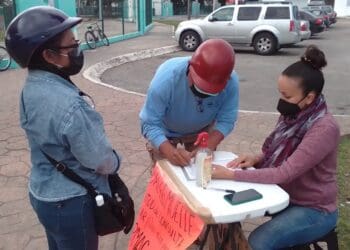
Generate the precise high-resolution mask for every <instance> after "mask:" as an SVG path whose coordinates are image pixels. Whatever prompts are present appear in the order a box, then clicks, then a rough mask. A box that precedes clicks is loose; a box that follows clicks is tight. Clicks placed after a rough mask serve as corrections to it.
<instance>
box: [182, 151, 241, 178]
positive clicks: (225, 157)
mask: <svg viewBox="0 0 350 250" xmlns="http://www.w3.org/2000/svg"><path fill="white" fill-rule="evenodd" d="M236 158H237V155H235V154H234V153H231V152H226V151H214V159H213V164H217V165H222V166H226V165H227V163H229V162H230V161H232V160H234V159H236ZM183 171H184V173H185V176H186V178H187V179H188V180H196V166H195V165H194V159H192V163H191V165H189V166H185V167H183Z"/></svg>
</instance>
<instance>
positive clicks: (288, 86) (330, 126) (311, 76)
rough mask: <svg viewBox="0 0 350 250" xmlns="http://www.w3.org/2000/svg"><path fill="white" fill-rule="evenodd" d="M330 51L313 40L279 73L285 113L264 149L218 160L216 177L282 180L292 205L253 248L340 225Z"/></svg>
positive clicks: (254, 239) (282, 244)
mask: <svg viewBox="0 0 350 250" xmlns="http://www.w3.org/2000/svg"><path fill="white" fill-rule="evenodd" d="M326 64H327V62H326V59H325V55H324V53H323V52H322V51H321V50H319V49H318V48H317V47H316V46H309V47H308V48H307V49H306V52H305V54H304V55H303V56H302V57H301V60H300V61H298V62H296V63H293V64H292V65H290V66H289V67H287V68H286V69H285V70H284V71H283V72H282V74H281V75H280V77H279V78H278V90H279V92H280V94H281V98H280V100H279V102H278V105H277V110H278V111H279V112H280V113H281V116H280V118H279V120H278V122H277V125H276V127H275V129H274V131H273V132H272V133H271V134H270V135H269V137H267V139H266V140H265V143H264V145H263V147H262V153H261V154H259V155H242V156H240V157H238V158H237V159H236V160H234V161H232V162H230V163H229V164H228V167H230V168H244V167H248V166H254V167H255V168H256V170H252V171H232V170H230V169H227V168H225V167H221V166H214V167H213V178H217V179H232V180H235V181H247V182H256V183H270V184H278V185H280V187H282V188H283V189H284V190H285V191H286V192H287V193H288V194H289V196H290V205H289V206H288V207H287V208H286V209H285V210H283V211H282V212H280V213H279V214H277V215H275V216H273V218H272V219H271V220H270V221H268V222H266V223H264V224H262V225H260V226H259V227H258V228H257V229H255V230H254V231H253V232H252V233H251V235H250V237H249V239H248V240H249V244H250V246H251V247H252V249H253V250H258V249H262V250H269V249H283V248H286V247H291V246H295V245H300V244H304V243H307V242H310V241H312V240H315V239H317V238H320V237H322V236H323V235H325V234H327V233H328V232H329V231H330V230H332V228H334V227H335V226H336V222H337V217H338V211H337V205H336V198H337V183H336V167H337V146H338V142H339V138H340V132H339V127H338V125H337V123H336V121H335V119H334V117H333V116H332V115H331V114H330V113H329V111H328V109H327V104H326V101H325V98H324V96H323V95H322V89H323V85H324V77H323V73H322V71H321V69H322V68H323V67H324V66H326Z"/></svg>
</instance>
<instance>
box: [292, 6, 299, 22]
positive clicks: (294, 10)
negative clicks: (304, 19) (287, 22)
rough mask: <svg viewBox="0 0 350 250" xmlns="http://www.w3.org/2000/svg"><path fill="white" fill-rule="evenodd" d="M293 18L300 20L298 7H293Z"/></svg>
mask: <svg viewBox="0 0 350 250" xmlns="http://www.w3.org/2000/svg"><path fill="white" fill-rule="evenodd" d="M293 17H294V19H300V16H299V9H298V6H295V5H294V6H293Z"/></svg>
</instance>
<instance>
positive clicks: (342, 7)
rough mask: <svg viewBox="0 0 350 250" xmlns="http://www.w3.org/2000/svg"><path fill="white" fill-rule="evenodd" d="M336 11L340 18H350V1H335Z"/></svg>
mask: <svg viewBox="0 0 350 250" xmlns="http://www.w3.org/2000/svg"><path fill="white" fill-rule="evenodd" d="M334 10H335V11H336V12H337V14H338V15H337V16H338V17H346V16H350V0H335V2H334Z"/></svg>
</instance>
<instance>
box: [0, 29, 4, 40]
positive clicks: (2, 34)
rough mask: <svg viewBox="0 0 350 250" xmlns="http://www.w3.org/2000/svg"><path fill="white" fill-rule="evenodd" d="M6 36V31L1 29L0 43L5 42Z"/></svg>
mask: <svg viewBox="0 0 350 250" xmlns="http://www.w3.org/2000/svg"><path fill="white" fill-rule="evenodd" d="M4 36H5V33H4V31H3V30H0V43H1V42H3V41H4V40H5V39H4Z"/></svg>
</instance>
